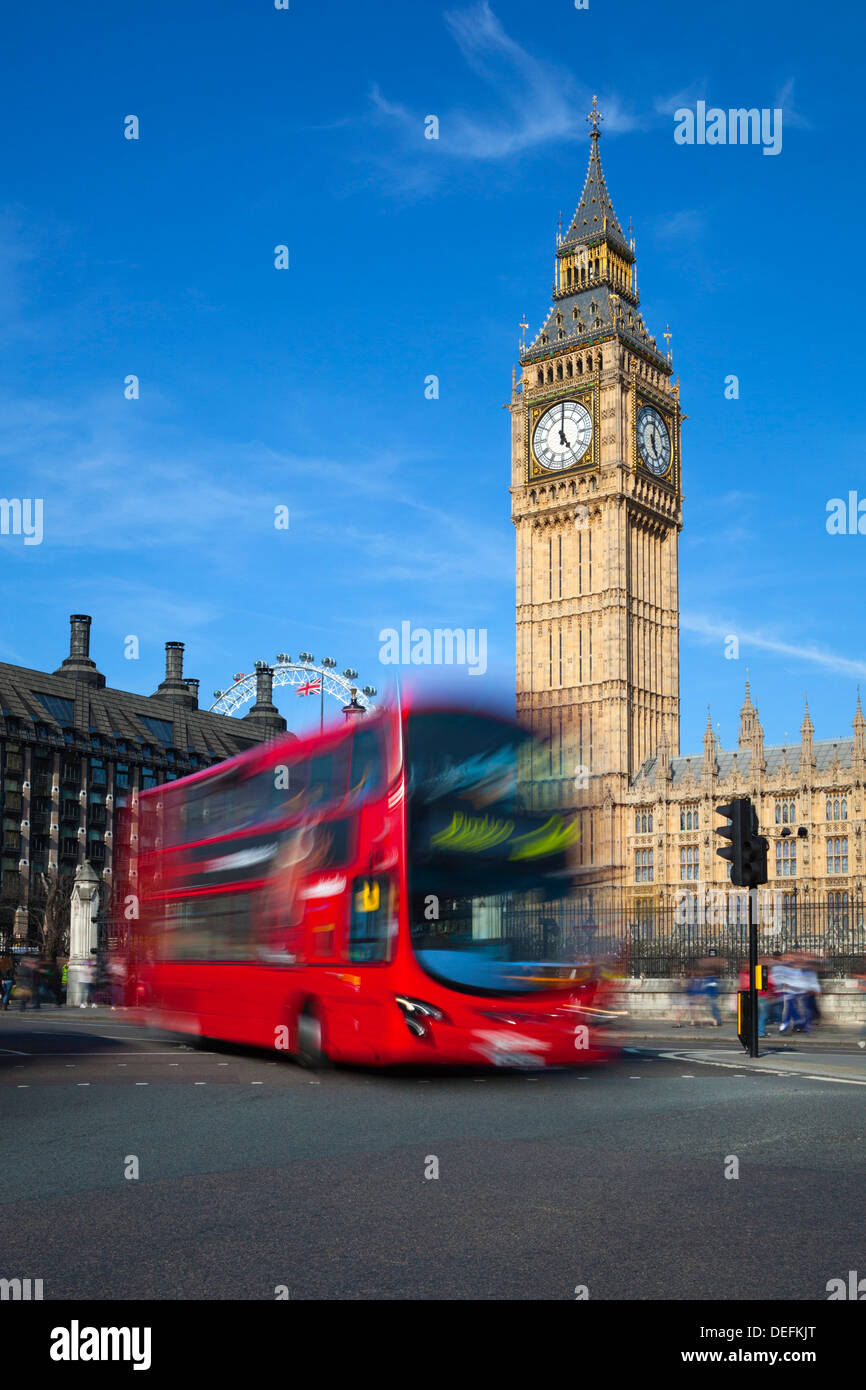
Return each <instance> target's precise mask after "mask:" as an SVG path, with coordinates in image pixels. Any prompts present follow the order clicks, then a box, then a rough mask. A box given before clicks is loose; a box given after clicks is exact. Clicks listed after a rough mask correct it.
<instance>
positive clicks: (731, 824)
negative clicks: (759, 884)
mask: <svg viewBox="0 0 866 1390" xmlns="http://www.w3.org/2000/svg"><path fill="white" fill-rule="evenodd" d="M748 804H749V802H748V799H747V798H746V797H739V798H738V799H737V800H736V801H729V802H728V803H727V804H726V805H725V806H718V807H717V808H716V813H717V815H720V816H727V818H728V824H727V825H717V826H716V834H717V835H721V837H722V839H723V840H730V842H731V843H730V844H729V845H721V846H720V847H719V848H718V849H717V850H716V854H717V855H718V856H719V858H720V859H727V861H728V863H729V864H730V866H731V883H733V884H734V885H735V886H736V887H737V888H745V887H746V886H747V885H746V883H745V881H744V879H743V841H744V840H745V838H746V817H745V808H746V807H747V806H748Z"/></svg>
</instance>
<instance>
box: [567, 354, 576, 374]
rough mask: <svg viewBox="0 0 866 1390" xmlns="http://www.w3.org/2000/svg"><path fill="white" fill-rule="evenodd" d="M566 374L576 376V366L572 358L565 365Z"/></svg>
mask: <svg viewBox="0 0 866 1390" xmlns="http://www.w3.org/2000/svg"><path fill="white" fill-rule="evenodd" d="M565 374H566V376H574V364H573V363H572V360H571V358H570V357H569V359H568V361H567V362H566V364H565Z"/></svg>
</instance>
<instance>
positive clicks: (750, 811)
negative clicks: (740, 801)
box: [743, 800, 768, 888]
mask: <svg viewBox="0 0 866 1390" xmlns="http://www.w3.org/2000/svg"><path fill="white" fill-rule="evenodd" d="M746 807H747V810H746V813H745V820H746V825H747V834H746V837H745V839H744V841H743V883H744V885H745V886H746V887H747V888H757V886H758V884H760V883H766V882H767V849H768V844H767V841H766V840H765V839H764V836H763V835H761V834H759V833H758V813H757V811H756V810H755V808H754V806H753V805H752V803H751V801H748V800H747V801H746Z"/></svg>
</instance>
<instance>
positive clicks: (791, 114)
mask: <svg viewBox="0 0 866 1390" xmlns="http://www.w3.org/2000/svg"><path fill="white" fill-rule="evenodd" d="M773 105H774V106H775V107H778V108H779V109H780V110H781V111H782V113H783V117H782V119H783V122H784V124H785V125H789V126H791V125H792V126H798V127H800V128H801V129H803V130H811V129H812V122H811V121H810V120H809V118H808V117H807V116H804V115H803V113H802V112H801V111H798V110H797V109H796V107H795V106H794V78H793V77H789V78H788V80H787V82H784V83H783V84H782V86H781V88H780V90H779V91H778V92H777V93H776V98H775V101H774V102H773Z"/></svg>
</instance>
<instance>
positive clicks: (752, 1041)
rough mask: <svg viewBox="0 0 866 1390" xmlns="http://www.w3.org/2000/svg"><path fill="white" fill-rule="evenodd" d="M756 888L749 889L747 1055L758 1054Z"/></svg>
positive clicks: (753, 1055)
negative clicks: (748, 1035)
mask: <svg viewBox="0 0 866 1390" xmlns="http://www.w3.org/2000/svg"><path fill="white" fill-rule="evenodd" d="M755 893H756V890H755V889H754V888H750V889H749V1034H750V1038H749V1056H750V1057H757V1056H758V1055H759V1054H758V984H757V980H756V979H755V971H756V970H757V968H758V924H757V922H756V921H755V903H754V898H755Z"/></svg>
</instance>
